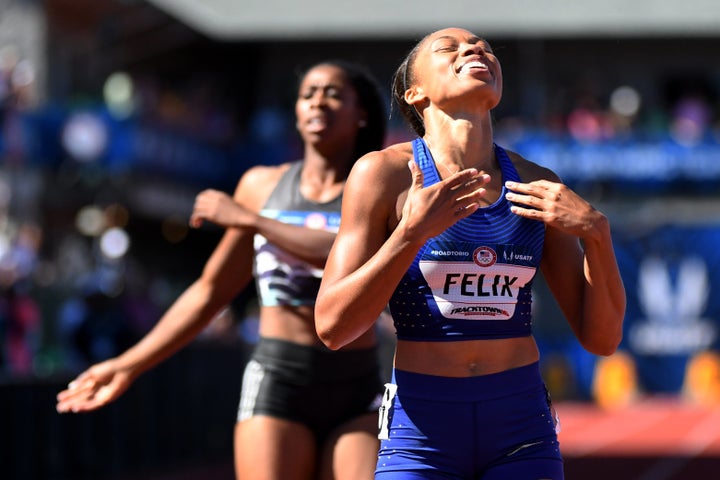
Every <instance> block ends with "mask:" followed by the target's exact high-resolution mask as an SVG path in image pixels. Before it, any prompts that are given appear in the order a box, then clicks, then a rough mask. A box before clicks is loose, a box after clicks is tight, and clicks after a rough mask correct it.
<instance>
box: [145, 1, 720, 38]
mask: <svg viewBox="0 0 720 480" xmlns="http://www.w3.org/2000/svg"><path fill="white" fill-rule="evenodd" d="M148 1H149V2H150V3H152V4H154V5H156V6H157V7H158V8H161V9H163V10H165V11H166V12H168V13H169V14H171V15H173V16H175V17H177V18H178V19H179V20H181V21H182V22H184V23H186V24H187V25H189V26H190V27H192V28H194V29H196V30H198V31H200V32H202V33H204V34H205V35H208V36H210V37H213V38H216V39H224V40H247V39H258V40H272V39H284V38H308V39H321V38H369V37H372V38H390V37H407V36H408V35H409V36H419V35H421V34H425V33H427V32H429V31H432V30H435V29H437V28H443V27H447V26H459V27H465V28H469V29H473V30H477V31H479V32H481V33H482V34H483V35H486V36H488V37H493V36H495V37H497V36H508V35H510V36H545V37H548V36H555V37H557V36H574V37H577V36H596V37H597V36H600V37H604V36H622V37H629V36H665V35H672V36H678V35H681V36H717V35H718V34H720V2H718V1H717V0H684V1H681V2H676V1H668V0H604V1H597V0H593V1H590V0H575V1H567V0H543V1H537V0H496V1H493V2H489V1H485V2H481V1H478V0H444V1H443V0H412V1H399V0H307V1H302V2H299V1H288V0H202V1H198V0H148Z"/></svg>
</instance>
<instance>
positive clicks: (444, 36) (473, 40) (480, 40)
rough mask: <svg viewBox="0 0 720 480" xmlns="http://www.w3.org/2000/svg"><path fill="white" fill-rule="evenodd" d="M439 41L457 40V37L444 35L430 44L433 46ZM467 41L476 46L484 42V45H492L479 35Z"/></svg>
mask: <svg viewBox="0 0 720 480" xmlns="http://www.w3.org/2000/svg"><path fill="white" fill-rule="evenodd" d="M438 40H457V37H455V36H453V35H442V36H440V37H437V38H434V39H433V41H432V42H430V44H431V45H432V44H433V43H435V42H437V41H438ZM466 41H467V42H468V43H473V44H474V43H478V42H483V43H485V44H486V45H490V44H489V43H488V42H487V40H485V39H484V38H482V37H478V36H477V35H473V36H472V37H470V38H468V39H467V40H466Z"/></svg>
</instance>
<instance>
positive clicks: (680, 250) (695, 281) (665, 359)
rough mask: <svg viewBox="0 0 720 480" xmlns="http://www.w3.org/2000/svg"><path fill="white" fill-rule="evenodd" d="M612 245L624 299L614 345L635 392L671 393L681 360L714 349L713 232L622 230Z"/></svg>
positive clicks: (719, 234) (717, 301)
mask: <svg viewBox="0 0 720 480" xmlns="http://www.w3.org/2000/svg"><path fill="white" fill-rule="evenodd" d="M614 241H615V250H616V254H617V257H618V262H619V266H620V270H621V274H622V276H623V281H624V282H625V288H626V291H627V300H628V304H627V314H626V320H625V336H624V339H623V345H622V346H623V348H624V349H626V350H627V351H628V352H630V353H631V354H632V355H633V357H634V358H635V360H636V366H637V372H638V380H639V383H640V385H639V386H640V387H641V388H642V389H643V390H644V391H647V392H650V393H653V392H658V393H661V392H673V393H675V392H679V391H680V390H681V389H682V384H683V380H684V376H685V368H686V364H687V361H688V359H689V358H690V357H692V356H693V355H694V354H696V353H698V352H701V351H704V350H707V349H714V350H717V348H718V346H720V343H719V340H718V333H719V332H720V295H718V292H720V268H719V267H720V226H718V225H701V226H694V225H693V226H683V225H667V226H661V227H657V228H652V229H648V230H646V231H643V232H641V233H638V232H634V231H632V230H629V229H627V228H626V229H624V230H623V229H621V230H620V231H617V232H616V234H615V239H614Z"/></svg>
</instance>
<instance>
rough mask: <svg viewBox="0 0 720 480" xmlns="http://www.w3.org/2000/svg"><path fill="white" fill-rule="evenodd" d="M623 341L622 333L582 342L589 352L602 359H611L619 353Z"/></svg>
mask: <svg viewBox="0 0 720 480" xmlns="http://www.w3.org/2000/svg"><path fill="white" fill-rule="evenodd" d="M621 341H622V332H619V333H617V334H615V335H602V336H598V337H596V338H591V339H587V340H585V341H583V342H582V345H583V347H584V348H585V350H587V351H588V352H590V353H592V354H594V355H599V356H601V357H609V356H610V355H612V354H613V353H615V352H616V351H617V349H618V348H619V347H620V342H621Z"/></svg>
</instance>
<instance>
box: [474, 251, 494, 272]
mask: <svg viewBox="0 0 720 480" xmlns="http://www.w3.org/2000/svg"><path fill="white" fill-rule="evenodd" d="M473 261H474V262H475V263H476V264H477V265H478V266H480V267H491V266H493V265H495V262H496V261H497V253H495V250H493V249H492V248H490V247H478V248H476V249H475V251H474V252H473Z"/></svg>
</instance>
